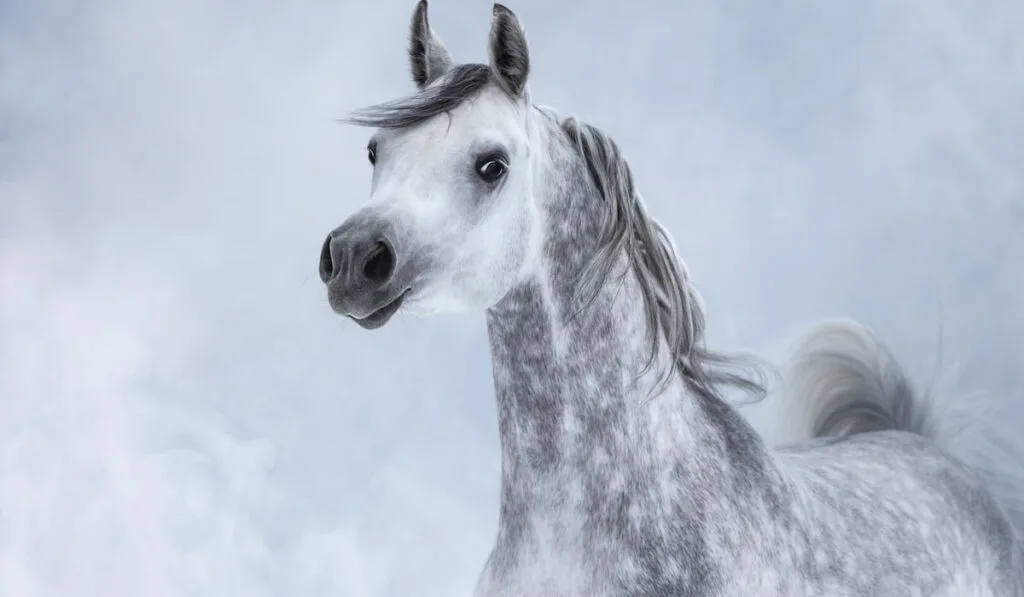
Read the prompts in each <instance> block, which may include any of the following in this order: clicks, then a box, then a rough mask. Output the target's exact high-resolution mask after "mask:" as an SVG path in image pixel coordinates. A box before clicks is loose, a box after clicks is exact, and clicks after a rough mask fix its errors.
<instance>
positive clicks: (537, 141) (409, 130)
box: [320, 2, 1024, 597]
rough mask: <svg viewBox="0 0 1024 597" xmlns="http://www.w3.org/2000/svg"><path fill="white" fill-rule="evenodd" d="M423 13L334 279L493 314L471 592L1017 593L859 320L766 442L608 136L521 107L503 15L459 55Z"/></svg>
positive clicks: (748, 377) (328, 259)
mask: <svg viewBox="0 0 1024 597" xmlns="http://www.w3.org/2000/svg"><path fill="white" fill-rule="evenodd" d="M426 8H427V7H426V2H421V3H420V4H419V5H418V6H417V8H416V11H415V13H414V16H413V22H412V39H411V49H410V59H411V62H412V76H413V79H414V81H415V83H416V85H417V86H418V87H419V91H418V93H416V94H415V95H412V96H411V97H408V98H405V99H399V100H396V101H392V102H389V103H385V104H381V105H378V106H375V107H372V108H368V109H365V110H362V111H360V112H357V113H356V114H355V115H354V116H353V117H352V118H351V119H350V120H351V121H352V122H354V123H356V124H359V125H364V126H368V127H373V128H375V129H376V132H375V134H374V135H373V137H372V138H371V140H370V143H369V147H368V155H369V161H370V163H371V164H373V182H372V193H371V201H370V203H369V204H368V205H367V206H366V207H365V208H364V209H362V210H360V211H359V212H358V213H356V214H355V215H353V216H351V217H350V218H349V219H348V220H347V221H345V222H344V223H343V224H342V225H341V226H340V227H338V228H336V229H335V230H333V231H332V232H331V233H330V235H329V236H328V238H327V240H326V242H325V243H324V246H323V252H322V254H321V256H320V275H321V277H322V278H323V281H324V282H325V283H326V285H327V294H328V299H329V302H330V305H331V307H332V308H333V309H334V310H335V311H336V312H338V313H340V314H343V315H345V316H348V317H350V318H351V319H353V320H354V321H355V322H356V323H358V324H359V325H361V326H363V327H364V328H377V327H380V326H382V325H384V324H385V323H387V322H388V320H389V319H390V318H391V317H392V316H393V315H394V314H395V313H396V312H398V311H399V310H403V311H407V312H410V313H416V314H421V315H426V314H432V313H440V312H455V311H466V310H480V311H486V314H487V325H488V333H489V335H490V344H491V351H492V356H493V367H494V383H495V392H496V396H497V402H498V416H499V430H500V438H501V456H502V480H501V505H500V518H499V526H498V533H497V538H496V542H495V545H494V549H493V551H492V552H491V554H490V557H489V559H488V560H487V563H486V567H485V569H484V571H483V573H482V575H481V577H480V580H479V583H478V586H477V590H476V594H477V595H479V596H495V595H507V596H515V597H523V596H536V595H559V596H571V595H579V596H588V597H600V596H612V595H615V596H618V595H630V596H632V595H649V596H681V595H701V596H703V595H730V596H736V597H749V596H751V595H787V596H801V595H808V596H810V595H815V596H818V595H851V596H853V595H856V596H858V597H861V596H865V595H899V596H905V595H944V596H950V597H952V596H956V597H960V596H964V595H999V596H1013V595H1024V580H1022V565H1024V561H1022V559H1021V557H1022V556H1021V546H1020V540H1019V539H1017V538H1015V531H1014V527H1013V524H1012V520H1013V519H1014V517H1018V518H1019V515H1020V511H1019V510H1014V509H1013V508H1012V507H1011V506H1012V504H1011V503H1010V501H1009V500H997V499H995V498H994V497H993V496H994V495H995V494H994V493H992V492H991V491H990V490H988V489H987V488H986V485H985V484H984V483H983V481H982V478H981V477H980V475H978V474H977V473H976V472H974V470H973V469H972V468H969V467H967V466H966V465H964V464H961V463H960V461H958V460H955V459H953V458H951V457H949V456H947V455H946V453H945V452H944V451H943V448H942V447H941V446H940V445H938V442H936V441H935V439H936V437H938V436H937V435H936V434H935V433H932V430H933V429H934V425H933V423H934V415H935V413H936V412H937V411H935V410H934V409H933V408H932V407H931V406H930V403H929V402H927V401H925V400H922V399H919V398H917V397H915V395H914V394H913V392H912V390H911V388H910V386H909V384H908V383H907V381H906V380H905V378H904V375H903V373H902V371H901V370H900V368H899V366H898V364H896V363H895V362H894V361H893V360H892V359H891V358H890V357H889V355H888V353H887V352H886V350H885V349H884V348H883V347H882V346H881V345H880V344H879V343H878V342H876V341H875V340H874V339H873V338H872V336H871V335H870V334H869V333H868V332H866V331H865V330H864V329H862V328H860V327H858V326H857V325H855V324H852V323H837V324H830V325H827V326H821V327H819V328H817V329H816V330H815V331H814V332H813V333H811V334H810V335H809V336H808V338H807V339H806V341H805V343H804V344H803V345H802V348H801V349H799V350H798V351H797V358H796V359H795V361H794V365H793V366H792V367H791V369H790V371H789V373H788V374H787V375H786V376H785V381H786V383H785V384H784V387H786V388H788V390H787V392H789V394H788V395H787V399H788V400H789V402H790V403H791V405H792V408H793V409H794V410H793V417H794V418H793V422H794V424H797V425H799V426H802V429H803V432H802V433H801V434H799V435H802V436H805V437H804V438H803V439H804V440H806V441H802V442H799V443H793V444H790V445H788V446H787V447H784V448H780V449H771V448H769V447H768V446H766V444H765V442H764V441H763V440H762V439H761V437H760V436H759V435H758V434H757V433H756V432H755V431H754V430H753V429H752V428H751V427H750V426H749V425H748V424H747V422H746V421H745V420H744V419H743V418H742V417H741V416H740V415H739V414H738V413H737V412H736V411H735V410H734V409H733V408H732V407H731V406H729V405H728V404H727V402H726V394H727V393H739V394H746V395H748V396H750V397H752V398H758V397H759V396H760V395H761V394H763V390H762V388H763V387H764V383H763V378H762V376H760V375H759V373H758V372H759V370H760V369H759V368H758V366H757V364H756V362H754V361H743V360H740V359H739V358H737V357H730V356H725V355H722V354H719V353H716V352H712V351H710V350H708V349H707V348H705V345H704V340H703V330H704V315H703V312H702V310H701V306H700V303H699V300H698V297H697V294H696V293H695V291H694V289H693V287H692V286H691V285H690V281H689V279H688V276H687V273H686V271H685V269H684V266H683V264H682V263H681V262H680V261H679V260H678V257H677V256H676V252H675V249H674V247H673V245H672V243H671V241H670V239H669V237H668V235H667V234H666V233H665V231H664V230H663V229H662V228H661V227H660V226H659V225H658V224H657V223H656V222H655V221H654V220H652V219H651V217H650V216H649V215H648V213H647V212H646V210H645V207H644V204H643V202H642V201H641V199H640V197H639V195H638V193H637V190H636V187H635V186H634V181H633V178H632V175H631V173H630V169H629V166H628V165H627V163H626V161H625V159H624V158H623V156H622V153H621V152H620V150H619V148H618V147H617V146H616V144H615V143H614V142H613V141H612V140H611V139H609V138H608V137H607V136H606V135H605V134H603V133H602V132H601V131H600V130H598V129H596V128H594V127H593V126H590V125H588V124H585V123H583V122H581V121H579V120H577V119H576V118H573V117H565V116H562V115H560V114H558V113H557V112H555V111H553V110H551V109H548V108H542V107H539V106H536V105H534V104H533V103H532V101H531V100H530V95H529V91H528V89H527V86H526V83H527V76H528V74H529V72H530V59H529V54H528V51H527V44H526V39H525V36H524V33H523V30H522V28H521V27H520V24H519V22H518V20H517V19H516V17H515V16H514V15H513V14H512V12H510V11H509V10H508V9H506V8H504V7H503V6H500V5H495V7H494V17H493V23H492V29H491V34H490V41H489V56H490V62H489V64H486V65H484V64H463V65H455V64H454V63H453V61H452V59H451V57H450V55H449V53H448V52H447V51H446V50H445V48H444V46H443V45H442V44H441V42H440V41H439V39H438V38H437V37H436V36H435V35H434V33H433V32H432V30H431V28H430V26H429V24H428V22H427V11H426ZM793 439H794V440H795V439H801V438H798V437H794V438H793ZM1009 478H1010V477H1008V476H1007V477H1005V479H1009ZM1005 479H1004V480H1005ZM1008 483H1009V482H1008ZM1012 486H1013V487H1014V488H1017V489H1019V488H1020V487H1021V485H1020V484H1019V483H1016V484H1015V485H1012ZM1001 502H1002V503H1001ZM1017 522H1021V520H1017Z"/></svg>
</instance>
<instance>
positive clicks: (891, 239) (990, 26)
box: [0, 0, 1024, 597]
mask: <svg viewBox="0 0 1024 597" xmlns="http://www.w3.org/2000/svg"><path fill="white" fill-rule="evenodd" d="M508 4H509V6H510V8H512V9H513V10H514V11H516V13H517V14H518V15H519V17H520V19H521V21H522V22H523V24H524V26H525V28H526V31H527V36H528V39H529V41H530V44H531V46H530V47H531V59H532V68H533V71H532V74H531V80H530V83H531V89H532V94H533V97H534V99H535V100H536V101H538V102H540V103H543V104H546V105H550V106H553V107H555V108H558V109H560V110H562V111H564V112H567V113H574V114H576V115H578V116H580V117H582V118H583V119H585V120H587V121H588V122H590V123H592V124H595V125H597V126H599V127H600V128H602V129H604V130H605V131H607V132H609V133H610V134H611V135H612V136H613V138H615V139H616V140H617V141H618V142H619V143H620V145H621V146H622V147H623V150H624V151H625V153H626V155H627V157H628V158H629V160H630V162H631V164H632V167H633V169H634V172H635V175H636V180H637V183H638V185H639V187H640V190H641V192H642V193H643V194H644V197H645V200H646V202H647V205H648V207H649V210H650V212H651V213H652V215H654V217H656V218H657V219H658V220H659V221H661V222H662V223H663V224H665V226H666V227H667V228H668V229H669V230H670V231H671V232H672V234H673V236H674V237H675V240H676V242H677V245H678V248H679V251H680V253H681V256H682V258H683V259H684V260H685V261H686V263H687V265H688V267H689V268H690V270H691V272H692V274H693V276H694V279H695V283H696V285H697V287H698V288H699V290H700V291H701V293H702V295H703V298H704V302H705V304H706V308H707V311H708V319H709V342H710V343H711V344H712V345H713V346H715V347H716V348H720V349H728V350H733V349H746V350H753V351H756V352H758V353H760V354H762V355H765V356H769V357H771V358H778V357H779V355H781V354H782V353H783V352H784V350H785V347H786V343H787V341H788V340H789V339H791V338H792V336H793V335H794V334H795V333H798V332H800V331H802V330H805V329H807V327H808V326H810V325H812V324H813V323H814V322H816V321H819V320H821V319H822V318H827V317H854V318H856V319H859V320H861V321H863V322H864V323H866V324H868V325H869V326H871V327H872V328H874V329H875V330H876V332H877V333H878V334H879V335H880V336H881V337H882V338H883V339H884V340H885V341H886V342H888V343H889V344H890V345H891V347H892V348H893V350H894V352H895V353H896V355H897V357H898V358H900V359H901V360H902V361H903V362H904V363H905V364H906V366H907V367H908V369H909V370H910V371H911V373H912V374H913V376H914V378H915V380H917V381H918V383H919V384H920V385H921V386H922V387H925V386H927V387H932V386H935V387H941V388H943V391H945V392H948V393H949V395H950V396H953V397H954V398H955V397H960V396H963V397H972V398H977V397H981V398H982V399H983V400H984V402H985V404H986V405H987V410H986V411H985V412H984V417H983V419H981V420H979V422H978V424H977V425H975V426H974V427H972V428H971V429H970V430H969V431H968V432H967V434H968V435H970V434H971V433H979V434H984V433H985V429H986V425H1008V426H1010V427H1013V426H1016V427H1017V428H1018V429H1019V428H1021V426H1024V406H1021V405H1022V404H1024V234H1022V230H1024V168H1021V167H1020V165H1021V164H1024V111H1022V110H1021V106H1024V38H1022V37H1021V36H1020V34H1019V32H1020V31H1021V30H1022V29H1024V4H1021V3H1020V2H1018V1H1017V0H973V1H971V2H963V1H956V0H927V1H926V0H858V1H853V0H834V1H832V2H828V3H822V2H812V1H809V0H786V1H784V2H773V3H764V2H757V1H755V0H729V1H727V2H719V1H715V0H682V1H678V0H674V1H671V2H669V1H667V0H664V1H661V2H655V1H637V2H630V3H626V2H611V1H605V0H588V1H586V2H583V1H582V0H579V1H575V2H568V1H567V2H558V3H555V2H545V1H542V0H519V1H517V2H512V1H510V2H509V3H508ZM413 5H414V4H413V2H412V1H411V0H401V1H399V0H379V1H377V2H373V3H370V2H362V1H359V2H357V1H354V0H330V1H328V0H298V1H296V2H293V3H283V2H270V1H269V0H253V1H245V2H243V1H241V0H219V1H213V0H211V1H208V2H202V1H199V0H177V1H175V2H158V1H156V0H106V1H104V2H99V1H85V0H64V1H63V2H60V1H57V0H39V1H32V2H29V1H28V0H6V1H4V2H0V595H18V596H19V597H35V596H40V597H42V596H47V597H49V596H54V597H56V596H60V597H67V596H69V595H75V596H76V597H77V596H81V597H86V596H93V595H96V596H104V597H119V596H140V595H145V596H147V597H149V596H152V597H163V596H167V597H171V596H174V597H177V596H185V595H188V596H206V595H209V596H215V595H216V596H222V595H243V594H244V595H249V596H252V597H260V596H264V595H266V596H270V595H275V596H277V595H289V596H294V597H302V596H306V595H310V596H313V595H317V596H322V595H341V596H346V597H364V596H366V597H378V596H380V597H390V596H405V595H413V594H415V595H422V596H424V597H432V596H442V595H445V596H448V595H467V594H469V593H470V592H471V590H472V587H473V584H474V582H475V580H476V577H477V575H478V573H479V570H480V569H481V567H482V565H483V562H484V560H485V558H486V557H487V554H488V551H489V549H490V546H491V543H492V541H493V537H494V533H495V530H496V527H497V512H498V510H497V506H498V503H497V499H498V481H499V478H498V472H499V466H500V463H499V453H498V437H497V425H496V415H495V407H494V399H493V388H492V382H491V372H490V362H489V355H488V350H487V338H486V333H485V329H484V318H483V314H482V313H476V314H465V315H458V316H444V317H436V318H428V319H416V318H412V317H409V316H403V315H401V314H400V315H399V316H397V317H396V318H395V319H394V320H392V322H391V323H389V324H388V325H387V326H386V327H385V328H383V329H381V330H377V331H374V332H368V331H365V330H362V329H360V328H358V327H357V326H355V325H354V324H352V323H351V322H347V321H346V320H344V319H342V318H340V317H338V316H336V315H334V314H333V313H332V312H331V310H330V308H329V307H328V305H327V301H326V293H325V291H324V289H323V287H322V284H321V283H320V281H319V279H318V276H317V273H316V263H315V262H316V260H317V257H318V255H319V250H320V245H321V243H322V242H323V238H324V236H325V235H326V233H327V232H328V231H329V230H330V229H332V228H334V227H335V226H337V225H338V224H340V223H341V222H342V221H343V220H344V218H345V217H346V216H347V215H348V214H350V213H352V212H353V211H355V209H357V208H358V207H359V206H360V205H362V204H363V203H364V202H365V201H366V200H367V199H368V192H369V182H370V170H369V166H368V165H367V164H366V159H365V154H364V147H365V143H366V140H367V138H368V135H369V132H368V131H366V130H361V129H357V128H352V127H348V126H344V125H341V124H339V123H338V120H339V119H340V118H342V117H343V116H344V115H345V114H346V113H347V112H348V111H350V110H353V109H355V108H358V107H361V106H363V105H366V104H370V103H375V102H378V101H382V100H387V99H392V98H395V97H397V96H400V95H405V94H407V93H409V92H411V91H412V84H411V83H410V82H409V76H408V74H407V64H406V57H405V43H406V32H407V26H408V21H409V17H410V16H411V13H412V9H413ZM490 14H491V11H490V3H489V2H483V1H478V0H474V1H472V2H470V1H469V0H435V1H434V2H433V3H432V5H431V20H432V23H433V25H434V28H435V30H436V31H437V32H438V34H439V35H440V36H441V38H442V39H443V40H444V41H445V43H446V44H447V46H448V48H449V49H450V50H451V52H452V53H453V55H454V56H455V58H456V60H458V61H465V62H480V61H484V60H485V59H486V55H487V54H486V40H487V33H488V28H489V21H490ZM770 409H771V404H770V401H769V402H766V403H764V404H762V405H759V406H758V407H757V408H756V409H753V410H745V411H744V414H746V415H747V416H749V417H750V419H751V420H752V422H754V423H755V425H757V426H758V428H759V429H762V430H763V431H765V433H768V434H770V433H771V427H772V426H771V423H770V416H771V410H770Z"/></svg>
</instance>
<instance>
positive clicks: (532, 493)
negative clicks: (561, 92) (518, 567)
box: [487, 139, 770, 546]
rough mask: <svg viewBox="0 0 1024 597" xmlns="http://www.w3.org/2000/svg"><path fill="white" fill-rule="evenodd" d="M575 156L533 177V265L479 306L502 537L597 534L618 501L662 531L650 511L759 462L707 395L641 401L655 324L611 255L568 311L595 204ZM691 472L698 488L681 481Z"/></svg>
mask: <svg viewBox="0 0 1024 597" xmlns="http://www.w3.org/2000/svg"><path fill="white" fill-rule="evenodd" d="M551 145H552V152H553V154H554V155H555V156H556V160H557V159H559V156H561V159H562V160H570V159H571V158H572V154H571V153H567V150H568V151H570V152H571V151H572V148H571V147H563V146H562V145H564V143H563V144H561V145H560V144H559V143H558V142H557V141H556V140H555V139H553V140H552V141H551ZM559 152H561V153H559ZM577 161H578V159H577ZM564 165H565V164H563V166H564ZM580 166H581V165H579V164H577V167H574V168H568V169H567V168H555V170H559V171H560V174H559V175H558V176H551V175H550V174H549V176H550V177H549V178H548V179H547V180H541V181H540V182H539V183H538V188H545V189H549V190H550V189H554V190H553V191H550V194H549V196H548V197H541V198H540V199H541V201H540V203H541V205H542V208H541V209H542V211H544V212H546V213H545V214H544V215H545V220H546V221H547V222H549V223H550V226H549V227H548V230H547V231H546V235H545V241H544V244H543V253H544V258H543V259H541V260H540V262H541V263H542V264H543V265H542V266H541V267H539V268H538V270H537V271H536V272H535V273H534V274H533V275H531V276H530V277H529V279H527V280H526V281H524V282H523V283H522V284H520V285H519V286H518V287H517V288H515V289H513V290H512V291H511V292H510V293H509V294H508V295H507V296H506V297H505V298H504V299H503V300H502V301H501V302H499V304H497V305H495V306H494V307H493V308H492V309H490V310H489V311H488V314H487V322H488V332H489V335H490V342H491V350H492V358H493V366H494V380H495V390H496V396H497V401H498V415H499V426H500V429H499V432H500V439H501V448H502V471H503V479H502V514H501V524H500V531H499V544H502V543H504V544H506V546H510V544H514V543H516V542H517V541H519V542H522V541H523V540H527V538H528V535H529V533H528V532H527V531H526V530H524V529H527V528H534V529H536V528H538V527H540V528H547V529H548V532H552V533H563V534H564V535H565V536H564V537H563V538H562V541H571V540H572V539H571V537H570V535H572V534H573V533H574V532H580V531H581V530H582V529H586V531H585V532H586V533H601V532H602V529H606V530H607V533H606V534H607V535H608V536H611V535H613V534H614V533H615V528H616V527H617V526H621V524H622V521H621V520H619V519H617V518H616V517H621V516H624V515H626V513H625V512H623V508H626V507H627V506H628V508H629V509H630V510H632V509H635V508H639V510H638V511H643V512H644V514H643V516H644V517H647V518H645V520H646V521H647V523H645V524H648V526H649V527H650V529H654V528H655V527H658V528H664V525H662V524H661V522H657V521H659V520H660V519H661V517H662V515H663V516H664V517H670V516H678V512H677V509H678V507H679V504H682V503H685V504H687V506H686V509H687V513H686V516H689V517H700V516H701V512H700V510H701V509H702V508H703V503H704V502H705V501H707V500H706V499H704V498H708V499H713V496H714V495H715V493H716V492H717V491H719V490H720V491H731V490H734V489H735V487H734V485H735V480H736V479H737V478H739V477H744V476H745V477H746V478H747V481H745V482H744V483H749V481H750V479H752V478H754V477H752V476H750V475H751V474H758V475H761V476H763V475H764V474H765V473H766V472H767V471H768V469H769V468H770V463H769V459H768V457H767V455H766V452H765V450H764V448H763V446H762V444H761V442H760V440H759V438H758V436H757V434H756V433H755V432H754V431H753V430H752V429H751V428H749V426H747V424H746V423H745V422H744V421H743V420H742V418H741V417H740V416H739V415H738V414H737V413H736V412H734V411H733V410H731V409H730V408H729V407H728V406H726V405H725V404H724V403H722V402H721V401H718V400H712V399H708V398H706V397H698V396H695V395H691V394H690V393H689V391H688V390H687V389H686V386H685V384H683V383H682V382H681V381H673V382H672V383H670V384H669V386H668V387H667V388H666V389H665V391H664V392H663V393H661V394H659V395H657V396H656V397H653V398H652V396H651V390H652V388H654V387H655V386H656V384H657V383H658V382H659V381H660V378H659V375H660V373H661V371H663V369H662V367H664V366H665V365H666V364H667V363H666V361H665V360H664V359H665V358H666V357H659V358H661V359H662V360H660V361H656V362H655V366H654V367H650V368H648V369H647V371H646V372H643V373H641V372H642V371H643V370H644V365H645V363H646V362H647V359H648V358H649V356H650V355H649V349H650V344H649V338H650V337H649V336H648V334H650V333H657V332H656V331H655V330H650V329H648V324H647V321H646V318H645V316H644V312H643V304H644V303H643V298H642V295H641V292H640V288H639V285H638V283H637V278H636V274H635V273H634V272H633V270H632V268H628V269H626V272H627V273H626V275H625V276H623V277H621V278H620V277H618V276H616V275H615V273H616V272H620V271H622V268H625V267H626V265H627V263H626V256H625V254H623V255H620V256H619V261H620V262H619V263H618V264H617V265H618V266H621V267H620V268H619V269H617V270H615V271H613V274H612V275H611V276H609V279H608V281H607V283H605V284H604V285H602V287H601V288H600V289H599V290H598V292H597V296H596V298H595V299H594V300H593V301H592V302H590V303H589V306H588V307H587V308H585V309H583V310H582V311H580V310H578V309H575V308H574V305H577V304H578V303H576V302H575V301H574V296H573V294H574V292H573V291H574V285H573V284H572V283H573V282H575V281H576V280H577V278H578V276H579V274H580V273H581V272H582V270H583V268H584V266H585V257H586V256H587V255H591V254H593V253H594V250H595V248H596V247H594V246H593V243H594V242H596V241H594V239H596V238H597V237H598V234H599V227H600V222H601V214H600V212H599V210H600V209H602V206H601V202H602V199H601V197H600V196H595V193H596V191H595V189H594V187H593V185H592V184H591V183H590V182H589V178H584V173H585V172H586V169H585V168H582V167H580ZM567 171H568V172H572V173H574V174H572V175H570V176H566V175H565V173H566V172H567ZM666 352H667V351H666V350H662V351H660V353H659V354H660V355H665V354H666ZM741 468H742V469H743V471H740V470H739V469H741ZM737 475H739V477H738V476H737ZM694 479H700V483H701V485H702V487H700V488H698V489H696V490H695V488H694V487H691V486H689V485H688V483H689V481H688V480H694ZM715 484H720V485H721V487H720V488H716V487H715ZM638 524H640V523H639V522H638ZM659 525H660V526H659ZM552 529H561V530H552ZM574 529H575V531H574ZM650 532H652V533H653V532H654V531H653V530H651V531H650ZM556 542H557V541H556Z"/></svg>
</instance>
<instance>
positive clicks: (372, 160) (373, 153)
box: [366, 145, 377, 166]
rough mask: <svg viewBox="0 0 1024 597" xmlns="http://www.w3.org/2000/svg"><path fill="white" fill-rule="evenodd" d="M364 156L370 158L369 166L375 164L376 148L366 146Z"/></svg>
mask: <svg viewBox="0 0 1024 597" xmlns="http://www.w3.org/2000/svg"><path fill="white" fill-rule="evenodd" d="M366 158H367V159H368V160H370V165H371V166H376V165H377V148H376V147H375V146H373V145H371V146H369V147H367V148H366Z"/></svg>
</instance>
